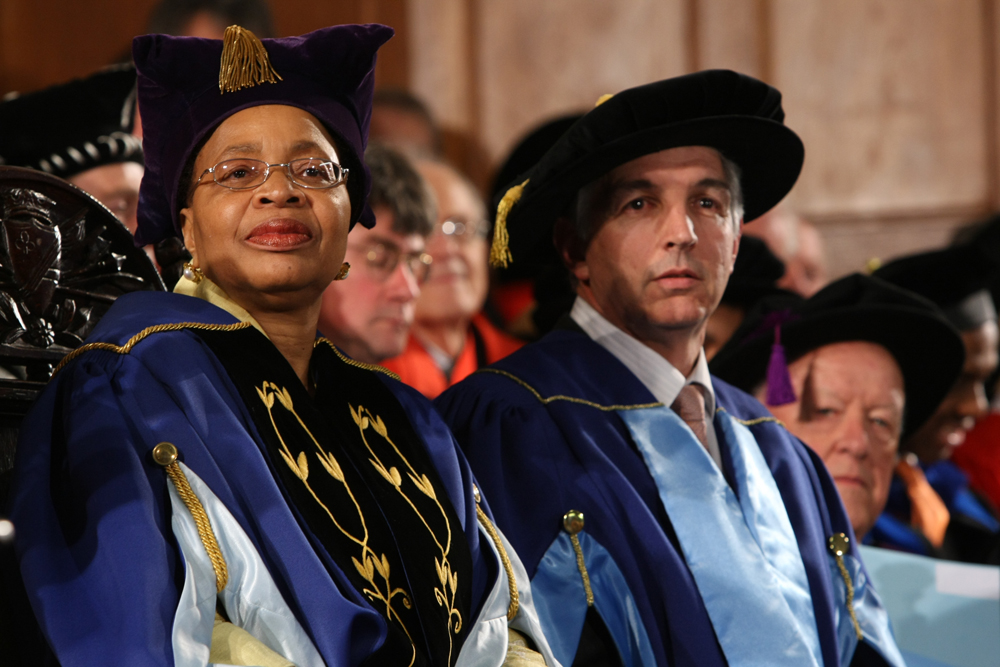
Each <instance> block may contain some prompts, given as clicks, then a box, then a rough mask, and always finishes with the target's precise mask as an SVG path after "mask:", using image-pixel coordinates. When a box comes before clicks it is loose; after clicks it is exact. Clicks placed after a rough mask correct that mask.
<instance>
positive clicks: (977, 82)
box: [0, 0, 1000, 275]
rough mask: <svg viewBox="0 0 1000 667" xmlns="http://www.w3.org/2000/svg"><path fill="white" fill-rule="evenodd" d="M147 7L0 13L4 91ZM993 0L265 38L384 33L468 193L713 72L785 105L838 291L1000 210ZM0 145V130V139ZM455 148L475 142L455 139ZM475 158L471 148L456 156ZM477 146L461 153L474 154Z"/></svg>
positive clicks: (650, 2)
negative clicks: (572, 135)
mask: <svg viewBox="0 0 1000 667" xmlns="http://www.w3.org/2000/svg"><path fill="white" fill-rule="evenodd" d="M154 4H155V0H48V1H47V2H44V3H42V2H38V1H37V0H0V94H3V93H4V92H7V91H10V90H22V91H27V90H33V89H36V88H39V87H42V86H45V85H49V84H52V83H56V82H59V81H62V80H65V79H68V78H71V77H73V76H81V75H84V74H86V73H87V72H89V71H92V70H94V69H96V68H97V67H100V66H101V65H103V64H106V63H108V62H110V61H112V60H114V59H115V58H116V57H118V56H119V55H120V54H122V53H124V52H125V51H126V49H127V48H128V44H129V40H130V38H131V36H132V35H134V34H137V33H139V32H141V31H142V29H143V26H144V25H145V21H146V17H147V16H148V13H149V10H150V8H151V7H152V6H153V5H154ZM998 4H1000V0H837V1H836V2H830V1H829V0H544V2H539V0H503V1H500V0H280V1H278V0H276V1H274V2H272V7H273V10H274V14H275V22H276V25H277V30H278V32H279V34H282V35H290V34H300V33H302V32H305V31H308V30H311V29H314V28H317V27H320V26H323V25H330V24H333V23H341V22H353V21H358V22H366V21H380V22H384V23H388V24H390V25H392V26H393V27H395V28H396V29H397V37H396V38H395V39H393V40H392V41H391V42H390V43H389V44H388V45H387V46H386V47H385V49H384V51H383V53H382V55H381V56H380V61H379V70H378V74H377V80H378V82H379V84H380V85H397V86H407V85H408V86H409V87H410V88H411V89H412V90H414V92H416V93H417V94H418V95H420V96H421V97H423V98H424V99H425V100H426V101H427V102H428V103H429V105H430V106H431V108H432V110H433V111H434V112H435V114H436V115H437V116H438V117H439V119H440V120H441V122H442V123H443V124H444V125H445V126H446V127H448V128H449V129H451V130H453V131H454V132H456V133H458V134H459V135H461V136H463V137H464V139H465V143H464V144H462V145H461V146H459V149H460V150H461V151H463V152H462V154H461V155H460V156H459V157H461V158H463V160H464V161H465V162H466V166H467V167H468V168H469V169H470V170H472V171H477V172H478V175H479V176H480V178H479V179H478V180H481V181H482V180H485V178H483V177H484V176H485V175H486V174H488V172H489V171H490V170H491V169H492V168H493V166H494V163H495V162H496V161H498V160H500V159H502V157H503V156H504V155H505V153H506V152H507V151H508V150H509V149H510V147H511V146H512V144H513V143H514V142H515V141H516V140H517V139H518V138H519V137H520V136H521V135H522V134H523V133H524V132H526V131H527V130H529V129H531V128H532V127H534V126H535V125H536V124H538V123H539V122H542V121H543V120H546V119H547V118H550V117H552V116H555V115H558V114H562V113H567V112H571V111H576V110H583V109H587V108H589V107H590V106H591V105H593V103H594V101H595V100H596V99H597V98H598V97H599V96H600V95H602V94H604V93H608V92H616V91H618V90H621V89H622V88H625V87H628V86H632V85H636V84H640V83H644V82H647V81H651V80H654V79H657V78H662V77H667V76H673V75H677V74H682V73H685V72H689V71H694V70H697V69H702V68H710V67H728V68H732V69H737V70H741V71H743V72H746V73H748V74H752V75H754V76H758V77H760V78H763V79H764V80H766V81H768V82H769V83H772V84H774V85H775V86H777V87H778V88H779V89H780V90H781V91H782V92H783V94H784V100H785V109H786V112H787V119H786V122H787V123H788V125H789V126H791V127H792V128H793V129H795V130H796V131H797V132H798V133H799V134H800V135H801V136H802V138H803V140H804V141H805V144H806V165H805V168H804V170H803V174H802V178H801V179H800V180H799V183H798V185H797V186H796V188H795V190H794V191H793V192H792V194H791V195H790V196H789V198H788V203H789V204H790V205H791V206H793V207H794V208H796V209H798V210H799V211H801V212H802V213H804V214H805V215H807V216H808V217H809V218H810V219H812V220H813V221H814V222H816V223H817V225H819V227H820V230H821V232H822V233H823V235H824V237H825V239H826V241H827V248H828V255H829V260H830V264H831V271H832V273H833V274H834V275H838V274H842V273H846V272H848V271H851V270H856V269H859V268H861V267H862V266H863V265H864V263H865V261H866V260H867V259H868V258H870V257H872V256H879V257H882V258H889V257H892V256H894V255H898V254H902V253H906V252H909V251H912V250H915V249H919V248H926V247H932V246H936V245H940V244H942V243H944V242H946V240H947V239H948V237H949V236H950V234H951V230H952V229H953V227H954V226H955V225H957V224H960V223H962V222H965V221H968V220H971V219H974V218H976V217H979V216H982V215H984V214H986V213H987V212H989V211H992V210H995V209H997V208H1000V143H998V142H1000V139H998V136H1000V132H998V111H997V110H998V107H1000V99H998V94H1000V85H998V81H997V77H998V71H1000V67H998V62H997V58H998V57H1000V55H998V49H997V47H996V37H997V35H998V33H1000V24H998V21H1000V9H998ZM0 131H3V128H0ZM470 140H471V144H470V143H469V141H470ZM470 146H472V148H470ZM476 146H479V147H480V149H479V150H477V149H476V148H475V147H476Z"/></svg>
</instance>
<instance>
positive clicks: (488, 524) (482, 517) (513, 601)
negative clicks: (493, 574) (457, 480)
mask: <svg viewBox="0 0 1000 667" xmlns="http://www.w3.org/2000/svg"><path fill="white" fill-rule="evenodd" d="M476 516H477V517H479V523H481V524H483V528H485V529H486V532H487V533H489V535H490V538H491V539H492V540H493V544H495V545H496V547H497V552H499V553H500V562H501V563H503V569H504V572H506V573H507V588H508V590H509V591H510V606H509V607H507V620H508V621H513V620H514V617H515V616H517V609H518V607H520V605H521V601H520V596H519V595H518V593H517V579H515V578H514V567H513V566H512V565H511V564H510V557H509V556H508V555H507V550H506V549H504V548H503V540H501V539H500V533H498V532H497V529H496V528H495V527H494V526H493V522H492V521H490V518H489V517H488V516H486V512H484V511H483V508H482V507H480V506H479V489H476Z"/></svg>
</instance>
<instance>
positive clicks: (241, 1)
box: [146, 0, 275, 39]
mask: <svg viewBox="0 0 1000 667" xmlns="http://www.w3.org/2000/svg"><path fill="white" fill-rule="evenodd" d="M234 24H235V25H239V26H242V27H244V28H246V29H247V30H250V31H251V32H253V33H254V34H255V35H257V36H258V37H274V36H275V30H274V19H273V18H272V16H271V8H270V6H269V5H268V3H267V0H161V1H160V4H158V5H157V6H156V7H155V8H154V9H153V12H152V13H151V14H150V15H149V21H148V22H147V24H146V31H147V32H149V33H161V34H164V35H180V36H188V37H204V38H206V39H222V38H223V34H224V33H225V31H226V27H227V26H231V25H234Z"/></svg>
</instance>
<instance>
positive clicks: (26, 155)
mask: <svg viewBox="0 0 1000 667" xmlns="http://www.w3.org/2000/svg"><path fill="white" fill-rule="evenodd" d="M135 81H136V78H135V68H133V67H132V66H131V65H128V66H113V67H109V68H107V69H105V70H102V71H100V72H98V73H96V74H93V75H91V76H89V77H87V78H84V79H77V80H75V81H70V82H69V83H64V84H61V85H58V86H52V87H51V88H46V89H44V90H40V91H37V92H34V93H28V94H26V95H21V96H17V97H12V98H10V99H7V100H6V101H4V102H2V103H0V165H3V164H6V165H9V166H12V167H29V168H31V169H37V170H39V171H44V172H45V173H48V174H52V175H53V176H58V177H59V178H62V179H65V180H67V181H69V182H70V183H72V184H73V185H76V186H77V187H79V188H80V189H81V190H84V191H86V192H87V193H89V194H90V195H92V196H93V197H94V198H95V199H97V200H98V201H99V202H101V203H102V204H104V205H105V206H107V207H108V208H109V209H110V210H111V212H112V213H114V214H115V217H117V218H118V219H119V220H121V221H122V222H123V223H124V224H125V226H126V227H128V229H129V231H130V232H132V233H133V234H134V233H135V229H136V209H137V207H138V204H139V184H140V183H141V182H142V174H143V156H142V142H141V141H140V140H139V139H137V138H136V137H134V136H133V135H132V130H133V128H134V125H135V119H136V104H135Z"/></svg>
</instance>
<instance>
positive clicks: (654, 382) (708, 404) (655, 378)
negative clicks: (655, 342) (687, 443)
mask: <svg viewBox="0 0 1000 667" xmlns="http://www.w3.org/2000/svg"><path fill="white" fill-rule="evenodd" d="M569 315H570V317H572V318H573V321H574V322H576V323H577V324H578V325H580V328H581V329H583V330H584V332H585V333H586V334H587V335H588V336H590V338H591V340H593V341H594V342H595V343H597V344H598V345H600V346H601V347H603V348H604V349H605V350H607V351H608V352H610V353H611V354H612V355H614V357H615V358H616V359H618V361H620V362H622V363H623V364H624V365H625V367H626V368H628V369H629V370H630V371H632V374H633V375H635V376H636V377H637V378H639V381H640V382H642V384H643V385H644V386H645V387H646V389H649V392H650V393H651V394H652V395H653V397H654V398H656V400H657V401H659V402H660V403H663V404H664V405H666V406H667V407H670V406H671V405H673V403H674V401H675V400H677V396H678V394H680V393H681V389H682V388H683V387H684V385H686V384H694V385H697V386H698V387H699V389H700V390H701V394H702V396H704V397H705V416H706V418H707V420H708V429H707V433H706V435H707V438H706V440H707V441H708V442H707V449H708V453H709V455H710V456H711V457H712V460H713V461H715V465H717V466H719V469H720V470H721V469H722V455H721V454H720V452H719V440H718V438H717V437H716V435H715V428H714V427H713V426H712V422H713V418H714V416H715V390H714V389H713V388H712V376H711V375H710V374H709V372H708V361H707V360H706V359H705V351H704V350H702V351H701V352H700V353H699V355H698V361H697V363H695V365H694V370H692V371H691V375H690V376H689V377H687V378H685V377H684V376H683V375H682V374H681V372H680V371H679V370H677V369H676V368H674V366H673V365H672V364H671V363H670V362H669V361H667V360H666V359H665V358H664V357H663V356H661V355H660V354H659V353H657V352H654V351H653V349H652V348H650V347H648V346H646V345H645V344H644V343H642V342H640V341H639V340H638V339H637V338H634V337H632V336H630V335H629V334H627V333H625V332H624V331H622V330H621V329H619V328H618V327H616V326H615V325H614V324H612V323H611V322H609V321H608V320H607V319H606V318H605V317H604V316H603V315H601V314H600V313H599V312H597V311H596V310H595V309H594V307H593V306H591V305H590V304H589V303H587V302H586V301H585V300H583V299H582V298H580V297H577V298H576V301H575V302H574V303H573V309H572V310H571V311H570V314H569Z"/></svg>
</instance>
